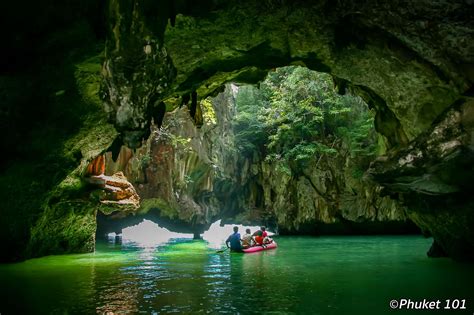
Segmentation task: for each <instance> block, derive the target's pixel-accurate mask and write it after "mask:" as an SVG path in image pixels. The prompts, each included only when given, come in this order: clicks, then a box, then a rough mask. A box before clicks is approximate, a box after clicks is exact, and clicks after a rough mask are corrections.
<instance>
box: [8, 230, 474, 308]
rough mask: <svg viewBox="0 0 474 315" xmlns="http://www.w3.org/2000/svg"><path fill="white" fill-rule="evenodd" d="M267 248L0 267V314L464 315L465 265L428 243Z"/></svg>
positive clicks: (116, 253) (185, 243) (316, 241)
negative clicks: (450, 306)
mask: <svg viewBox="0 0 474 315" xmlns="http://www.w3.org/2000/svg"><path fill="white" fill-rule="evenodd" d="M277 241H278V244H279V248H278V249H276V250H271V251H266V252H260V253H255V254H236V253H232V254H229V253H228V252H225V253H220V254H219V253H216V251H215V250H213V249H211V248H208V245H207V243H206V242H205V241H191V240H183V239H181V240H179V239H178V240H173V241H171V242H169V243H167V244H163V245H160V246H157V247H148V248H142V247H139V246H137V245H134V244H128V245H122V246H120V245H113V244H98V246H97V251H96V252H95V253H93V254H81V255H66V256H49V257H44V258H39V259H32V260H29V261H26V262H22V263H18V264H9V265H0V283H1V290H2V291H1V294H0V313H1V314H2V315H5V314H43V313H44V314H96V313H99V314H102V313H107V312H113V313H114V314H137V313H143V314H153V313H161V314H167V313H186V314H199V313H203V314H206V313H208V314H209V313H210V314H216V313H229V314H251V313H260V314H407V313H408V314H420V313H422V314H423V313H425V312H420V311H411V312H410V311H409V312H406V311H403V310H390V307H389V301H390V300H392V299H400V298H407V299H408V298H410V299H412V300H419V299H424V298H425V299H430V300H436V299H438V298H439V299H441V300H443V301H444V300H445V299H448V298H451V299H453V298H456V299H466V307H467V310H463V311H461V310H457V311H455V312H452V314H473V312H474V293H473V292H474V288H473V286H474V285H473V283H474V282H473V280H474V268H473V267H474V266H473V265H472V264H460V263H456V262H453V261H451V260H449V259H444V258H443V259H429V258H427V257H426V254H425V252H426V250H427V249H428V248H429V246H430V244H431V240H429V239H424V238H422V237H418V236H383V237H372V236H371V237H365V236H364V237H321V238H310V237H279V238H278V239H277ZM445 313H446V311H443V310H439V311H432V314H445ZM110 314H111V313H110Z"/></svg>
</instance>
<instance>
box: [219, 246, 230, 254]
mask: <svg viewBox="0 0 474 315" xmlns="http://www.w3.org/2000/svg"><path fill="white" fill-rule="evenodd" d="M228 249H229V247H226V248H224V249H219V250H218V251H216V253H223V252H225V251H226V250H228Z"/></svg>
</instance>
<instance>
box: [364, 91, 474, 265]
mask: <svg viewBox="0 0 474 315" xmlns="http://www.w3.org/2000/svg"><path fill="white" fill-rule="evenodd" d="M473 166H474V101H473V100H472V98H466V100H464V101H463V102H460V103H458V104H456V105H455V106H453V108H451V109H449V110H448V111H446V112H445V113H444V114H443V115H442V116H441V117H440V118H439V120H438V121H436V123H435V124H434V125H433V127H432V128H430V130H428V131H427V132H426V133H424V134H422V135H421V136H420V137H418V138H417V139H416V140H415V141H413V142H412V143H410V145H409V146H408V147H406V148H404V149H402V150H398V151H392V152H390V154H389V155H388V156H385V157H384V158H381V159H379V160H378V161H376V162H375V163H374V164H373V165H372V167H371V170H370V174H371V175H372V176H373V177H374V178H375V180H377V181H378V182H380V183H382V184H383V185H384V186H385V187H386V188H387V189H386V190H388V192H389V193H392V194H396V195H397V196H398V199H401V200H403V201H404V203H405V204H407V205H409V212H408V215H409V217H410V218H411V219H412V220H413V221H414V222H415V223H416V224H417V225H418V226H420V227H421V228H422V229H423V230H424V231H426V233H428V234H431V235H433V237H434V238H435V240H436V243H437V245H436V247H441V249H442V251H443V252H445V253H447V254H448V255H449V256H451V257H455V258H458V259H473V258H474V257H473V255H474V254H473V253H474V234H473V230H472V226H474V216H473V211H474V202H473V199H472V196H473V193H474V190H473V187H472V185H471V181H472V176H473V174H474V167H473Z"/></svg>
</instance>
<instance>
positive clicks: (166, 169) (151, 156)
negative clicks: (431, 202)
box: [101, 85, 413, 234]
mask: <svg viewBox="0 0 474 315" xmlns="http://www.w3.org/2000/svg"><path fill="white" fill-rule="evenodd" d="M236 90H237V87H236V86H233V85H228V86H227V89H226V90H225V92H223V93H221V94H219V95H218V96H217V97H216V98H213V99H212V100H210V101H209V100H205V101H204V102H202V103H201V106H200V107H201V108H202V111H203V113H202V114H203V117H204V124H203V125H202V126H201V127H200V129H198V128H197V127H196V126H195V124H194V122H193V120H192V119H191V117H190V115H189V111H188V109H187V108H185V107H183V108H181V109H176V110H175V111H173V112H170V113H167V114H166V115H165V118H164V120H163V126H162V128H161V129H160V130H158V129H155V130H154V131H153V132H152V136H151V137H150V139H149V141H148V142H147V144H146V145H145V146H144V147H143V148H141V149H138V150H137V151H136V153H135V154H133V153H132V152H131V150H129V149H126V148H122V150H121V152H120V154H119V156H118V159H117V162H114V161H113V159H112V157H111V154H108V155H107V159H106V164H107V172H108V173H113V172H117V171H124V172H125V173H126V174H127V177H128V178H130V179H131V182H132V183H133V185H134V186H135V187H136V188H137V191H138V193H139V194H140V196H141V198H142V203H141V208H140V209H139V211H138V212H137V215H138V216H142V217H147V218H151V219H152V220H156V221H158V222H159V223H161V224H162V225H163V224H164V225H168V226H171V227H173V228H174V229H176V226H180V228H179V229H180V230H182V231H184V232H188V233H189V232H192V233H197V234H199V233H202V232H203V231H204V230H205V229H207V228H208V227H209V225H210V224H211V223H212V222H213V221H215V220H217V219H222V220H224V221H230V222H243V223H247V224H265V225H267V226H270V227H273V228H276V229H278V230H279V231H280V232H282V233H298V234H301V233H306V234H308V233H309V234H328V233H337V234H348V233H359V234H360V233H363V234H367V233H400V232H409V231H413V226H412V225H411V224H410V222H408V221H407V218H406V215H405V209H404V208H403V207H401V206H400V205H399V204H398V203H397V202H396V201H394V200H392V199H390V198H389V197H380V196H379V192H380V190H381V187H380V186H377V185H375V184H373V183H370V182H367V181H364V180H363V179H362V178H354V175H353V174H352V172H353V168H352V167H351V164H353V163H354V161H353V160H352V159H350V158H346V157H342V156H340V157H339V156H338V157H337V158H334V157H329V158H324V159H323V158H322V159H319V160H318V161H314V163H312V164H311V165H309V166H308V168H307V169H306V171H305V174H303V175H299V176H294V175H288V174H287V173H285V172H284V171H282V170H280V169H279V168H278V167H277V165H276V164H275V163H270V162H266V161H264V159H263V158H262V157H259V155H258V153H257V152H255V154H254V157H252V158H248V157H244V156H241V155H240V152H239V151H238V149H237V144H236V143H235V141H236V139H235V137H234V133H233V125H232V120H233V116H234V115H235V111H236V109H235V95H234V93H235V91H236ZM119 213H121V212H117V213H116V214H115V218H110V219H107V218H105V217H104V218H102V221H101V225H104V227H102V228H101V229H102V231H101V233H106V232H114V231H120V228H121V227H123V226H126V224H129V222H130V220H131V219H130V218H124V217H123V216H121V218H123V219H124V222H117V220H116V219H117V216H119ZM132 220H134V219H132ZM114 221H115V222H114Z"/></svg>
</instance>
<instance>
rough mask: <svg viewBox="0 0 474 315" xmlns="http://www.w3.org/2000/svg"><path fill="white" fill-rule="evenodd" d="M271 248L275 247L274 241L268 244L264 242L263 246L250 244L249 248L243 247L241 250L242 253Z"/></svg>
mask: <svg viewBox="0 0 474 315" xmlns="http://www.w3.org/2000/svg"><path fill="white" fill-rule="evenodd" d="M273 248H277V243H276V242H275V241H273V242H271V243H270V244H265V246H252V247H250V248H247V249H243V250H242V251H243V252H244V253H256V252H260V251H262V250H267V249H273Z"/></svg>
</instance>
